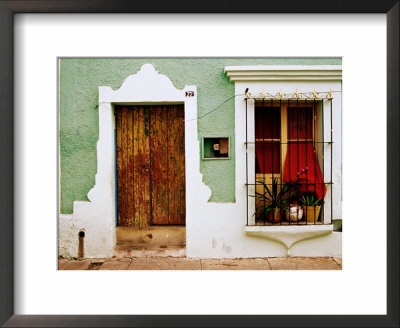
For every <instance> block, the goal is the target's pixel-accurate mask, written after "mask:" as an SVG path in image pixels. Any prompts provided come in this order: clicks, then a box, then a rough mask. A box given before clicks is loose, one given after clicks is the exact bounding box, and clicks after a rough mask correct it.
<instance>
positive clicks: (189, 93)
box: [185, 91, 194, 97]
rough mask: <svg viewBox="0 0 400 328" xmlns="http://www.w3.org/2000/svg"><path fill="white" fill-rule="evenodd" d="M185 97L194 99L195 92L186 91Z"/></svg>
mask: <svg viewBox="0 0 400 328" xmlns="http://www.w3.org/2000/svg"><path fill="white" fill-rule="evenodd" d="M185 96H186V97H194V91H186V93H185Z"/></svg>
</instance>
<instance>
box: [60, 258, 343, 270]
mask: <svg viewBox="0 0 400 328" xmlns="http://www.w3.org/2000/svg"><path fill="white" fill-rule="evenodd" d="M58 269H59V270H341V269H342V259H341V258H337V257H285V258H281V257H269V258H251V259H191V258H186V257H113V258H106V259H82V260H70V259H63V258H60V259H59V260H58Z"/></svg>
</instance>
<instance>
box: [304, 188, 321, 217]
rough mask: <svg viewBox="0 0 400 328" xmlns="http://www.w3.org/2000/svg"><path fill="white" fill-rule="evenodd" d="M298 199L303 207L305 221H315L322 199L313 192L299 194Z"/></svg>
mask: <svg viewBox="0 0 400 328" xmlns="http://www.w3.org/2000/svg"><path fill="white" fill-rule="evenodd" d="M299 201H300V203H301V204H302V205H303V207H304V212H305V216H306V219H307V222H310V223H315V222H316V221H317V220H318V217H319V212H320V211H321V205H322V199H319V198H317V196H316V195H315V194H314V193H312V192H308V193H305V194H303V195H301V196H300V198H299Z"/></svg>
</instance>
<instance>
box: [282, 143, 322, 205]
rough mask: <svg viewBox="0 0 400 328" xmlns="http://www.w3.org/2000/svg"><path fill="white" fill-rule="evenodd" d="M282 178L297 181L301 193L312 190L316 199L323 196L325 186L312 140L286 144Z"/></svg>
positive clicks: (287, 180)
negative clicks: (286, 149) (286, 150)
mask: <svg viewBox="0 0 400 328" xmlns="http://www.w3.org/2000/svg"><path fill="white" fill-rule="evenodd" d="M283 179H284V180H285V181H286V182H298V183H299V184H300V189H299V191H300V192H301V193H304V192H314V193H315V194H316V196H317V198H318V199H321V198H323V197H324V196H325V194H326V187H325V184H324V180H323V177H322V174H321V170H320V168H319V165H318V161H317V157H316V154H315V149H314V147H313V144H312V142H299V143H290V144H289V145H288V152H287V155H286V159H285V167H284V175H283Z"/></svg>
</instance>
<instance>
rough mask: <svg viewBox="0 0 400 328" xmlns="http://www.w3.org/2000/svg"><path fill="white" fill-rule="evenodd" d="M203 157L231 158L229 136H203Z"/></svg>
mask: <svg viewBox="0 0 400 328" xmlns="http://www.w3.org/2000/svg"><path fill="white" fill-rule="evenodd" d="M202 145H203V159H229V158H230V153H229V137H203V142H202Z"/></svg>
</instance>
